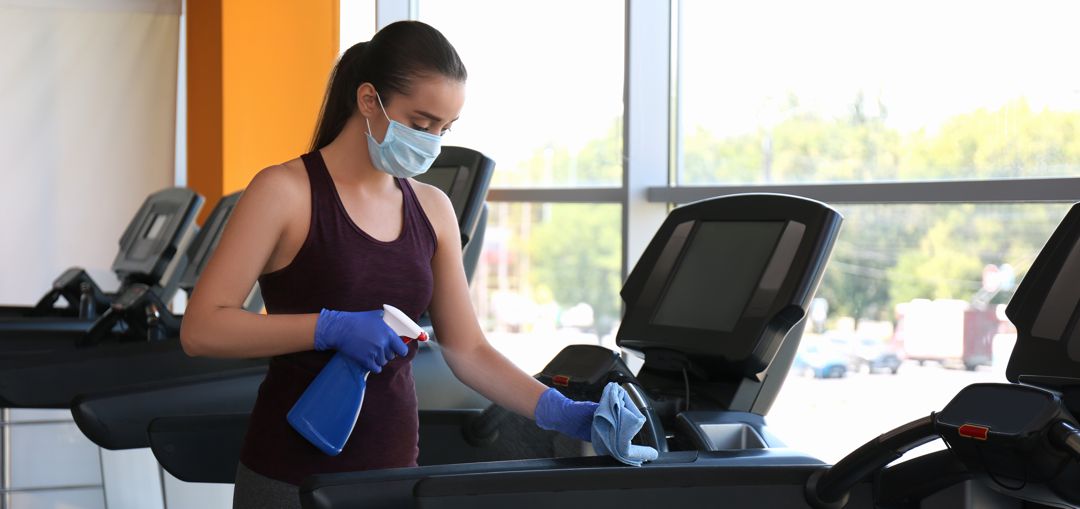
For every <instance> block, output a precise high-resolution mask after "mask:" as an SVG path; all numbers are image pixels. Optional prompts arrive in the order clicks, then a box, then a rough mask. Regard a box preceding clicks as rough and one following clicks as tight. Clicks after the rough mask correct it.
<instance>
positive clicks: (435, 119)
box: [416, 110, 461, 122]
mask: <svg viewBox="0 0 1080 509" xmlns="http://www.w3.org/2000/svg"><path fill="white" fill-rule="evenodd" d="M416 114H417V115H420V116H422V117H425V118H427V119H428V120H431V121H432V122H442V121H443V119H442V118H440V117H439V116H438V115H433V114H431V113H428V112H426V111H420V110H416ZM458 118H461V117H458ZM450 122H457V118H455V119H454V120H451V121H450Z"/></svg>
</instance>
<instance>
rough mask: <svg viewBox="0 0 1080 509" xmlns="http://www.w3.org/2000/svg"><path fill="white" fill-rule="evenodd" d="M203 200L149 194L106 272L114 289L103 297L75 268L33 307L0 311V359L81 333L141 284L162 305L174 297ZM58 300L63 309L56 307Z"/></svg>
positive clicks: (173, 191)
mask: <svg viewBox="0 0 1080 509" xmlns="http://www.w3.org/2000/svg"><path fill="white" fill-rule="evenodd" d="M202 204H203V198H202V197H201V196H199V195H198V194H197V193H195V192H194V191H192V190H190V189H183V188H169V189H164V190H161V191H158V192H156V193H153V194H151V195H150V196H148V197H147V198H146V200H145V201H144V202H143V204H142V206H141V207H140V208H139V210H138V211H137V212H136V213H135V217H134V218H132V220H131V222H130V223H128V226H127V228H125V229H124V233H123V235H122V236H121V237H120V242H119V243H120V250H119V251H118V252H117V255H116V258H115V259H114V260H113V264H112V270H113V272H114V273H115V274H116V276H117V278H119V280H120V282H121V284H120V289H119V290H118V291H117V292H116V293H107V292H104V291H102V290H101V287H100V286H99V285H98V284H97V282H95V281H94V280H93V278H91V277H90V275H89V274H87V273H86V271H85V270H84V269H82V268H80V267H72V268H70V269H67V270H66V271H64V273H63V274H61V275H60V276H59V277H57V278H56V280H54V281H53V284H52V288H50V289H49V291H48V292H46V293H45V295H44V296H42V297H41V299H40V300H39V301H38V302H37V304H35V305H34V306H4V307H0V355H2V354H5V353H9V352H13V351H19V350H41V349H47V348H49V347H50V341H49V335H50V333H52V332H56V331H60V332H65V331H74V332H84V333H85V332H86V331H88V330H89V328H90V327H91V326H92V325H93V324H94V322H95V320H96V318H97V317H98V316H99V315H101V314H102V313H105V312H107V310H108V308H109V306H110V305H111V304H112V303H113V302H114V301H115V300H117V299H118V298H120V297H121V296H122V295H123V293H124V292H125V291H126V290H127V289H129V288H131V287H133V286H135V285H144V286H146V287H147V288H149V289H151V290H152V291H153V292H154V293H155V294H157V295H158V296H160V297H161V299H162V300H164V301H169V300H171V299H172V296H173V295H174V294H175V293H176V290H177V285H178V282H179V278H180V274H181V273H182V272H183V270H184V268H185V266H186V264H187V258H186V256H184V254H185V252H184V250H185V249H186V247H187V245H188V243H189V242H190V241H191V236H192V235H193V233H194V226H195V216H196V214H198V212H199V209H200V208H202ZM61 300H62V301H64V302H65V305H62V306H61V305H59V304H60V302H61Z"/></svg>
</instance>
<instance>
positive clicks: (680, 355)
mask: <svg viewBox="0 0 1080 509" xmlns="http://www.w3.org/2000/svg"><path fill="white" fill-rule="evenodd" d="M841 220H842V218H841V216H840V214H839V213H837V212H836V211H835V210H833V209H832V208H830V207H828V206H826V205H824V204H822V203H819V202H816V201H812V200H807V199H803V198H798V197H794V196H784V195H772V194H757V195H734V196H726V197H720V198H713V199H709V200H704V201H701V202H697V203H693V204H689V205H686V206H683V207H680V208H678V209H675V210H674V211H672V213H671V214H670V215H669V216H668V218H667V220H666V221H664V224H663V225H662V226H661V227H660V230H659V231H658V232H657V234H656V236H654V237H653V240H652V242H650V243H649V246H648V247H647V248H646V250H645V252H644V254H642V256H641V259H640V260H639V261H638V263H637V265H636V266H635V267H634V270H633V271H632V272H631V273H630V276H629V277H628V278H627V280H626V284H625V285H624V286H623V290H622V297H623V300H624V301H625V302H626V315H625V316H624V318H623V323H622V325H621V326H620V328H619V333H618V339H617V342H618V344H619V346H621V347H623V348H626V349H630V350H635V351H639V352H642V353H644V354H645V359H646V361H645V362H646V366H647V367H648V366H650V365H652V366H653V367H657V368H660V369H665V367H666V368H668V369H672V370H680V369H683V368H689V369H691V371H694V372H695V373H696V374H697V375H698V377H699V378H705V379H725V378H726V379H731V378H739V377H754V376H755V375H757V374H759V373H761V372H762V371H764V370H765V368H766V367H768V365H769V363H770V362H772V359H773V356H774V355H775V354H776V352H777V350H778V349H779V347H780V345H781V343H782V342H783V340H784V338H785V337H786V335H787V333H788V331H790V330H791V329H792V327H794V326H795V325H796V324H797V323H799V322H800V321H801V320H802V319H803V317H804V316H805V315H806V311H807V308H808V307H809V304H810V300H811V298H812V297H813V294H814V292H815V290H816V289H817V285H818V282H819V281H820V279H821V275H822V273H823V272H824V267H825V262H826V260H827V259H828V256H829V253H830V252H831V246H832V243H833V241H834V240H835V238H836V235H837V233H838V231H839V227H840V222H841ZM694 366H696V368H695V367H694Z"/></svg>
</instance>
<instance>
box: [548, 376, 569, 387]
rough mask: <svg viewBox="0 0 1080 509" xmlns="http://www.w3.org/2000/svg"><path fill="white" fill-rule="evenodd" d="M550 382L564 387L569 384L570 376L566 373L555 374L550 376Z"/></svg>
mask: <svg viewBox="0 0 1080 509" xmlns="http://www.w3.org/2000/svg"><path fill="white" fill-rule="evenodd" d="M551 382H552V383H554V384H555V385H558V386H561V387H566V386H568V385H570V377H568V376H566V375H555V376H553V377H551Z"/></svg>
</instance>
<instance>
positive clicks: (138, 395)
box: [71, 147, 495, 483]
mask: <svg viewBox="0 0 1080 509" xmlns="http://www.w3.org/2000/svg"><path fill="white" fill-rule="evenodd" d="M494 165H495V163H494V161H492V160H491V159H489V158H487V157H486V156H484V155H483V154H481V153H479V152H477V151H474V150H470V149H466V148H462V147H443V149H442V152H441V154H440V155H439V157H438V158H437V159H436V160H435V163H434V164H433V166H432V168H431V169H430V170H429V171H428V172H426V173H424V174H423V175H421V176H420V177H419V178H417V179H416V180H419V181H421V182H425V183H429V184H431V185H434V186H436V187H438V188H440V189H442V190H443V191H444V192H445V193H446V194H447V195H448V197H449V198H450V201H451V203H452V204H453V205H454V210H455V212H456V213H457V216H458V224H459V226H460V232H461V242H462V246H463V248H464V262H465V266H466V274H468V275H471V274H472V270H473V268H475V266H476V263H477V260H478V257H479V252H480V249H481V247H482V244H483V236H484V229H485V225H486V220H487V209H486V205H485V204H484V198H485V196H486V195H487V189H488V185H489V183H490V180H491V176H492V173H493V171H494ZM420 324H421V325H422V326H425V325H426V327H428V328H430V321H429V320H427V318H426V316H425V317H421V320H420ZM428 332H429V336H432V332H431V331H430V330H429V331H428ZM435 339H437V338H435ZM436 343H437V342H436V341H430V342H425V343H422V344H421V345H420V348H419V350H418V351H417V355H416V357H415V358H414V359H413V365H414V369H415V370H416V377H417V383H418V384H421V383H424V382H423V381H422V380H423V377H425V376H434V374H436V373H438V372H439V370H440V369H441V370H443V371H448V369H447V368H446V366H445V362H444V361H443V360H442V354H441V352H440V350H439V348H438V345H437V344H436ZM191 360H193V361H194V360H205V359H191ZM265 374H266V366H265V363H260V364H259V365H257V366H252V367H240V368H237V369H223V370H218V371H215V372H213V373H207V374H206V375H205V376H201V377H197V378H190V379H186V380H176V379H167V378H162V379H160V380H156V381H147V382H146V383H141V384H134V385H128V386H125V387H122V388H117V389H115V390H109V391H100V392H96V391H85V392H83V393H82V394H81V395H79V396H78V397H76V398H75V399H74V401H73V402H72V404H71V408H72V414H73V416H74V418H75V422H76V424H77V425H78V426H79V428H80V429H81V430H82V431H83V433H84V434H85V435H86V436H87V437H88V438H90V440H92V441H93V442H95V443H96V444H98V445H99V446H101V447H105V448H107V449H114V450H115V449H132V448H139V447H148V446H151V445H152V443H154V442H157V443H162V445H161V446H160V447H155V454H156V455H158V458H159V461H161V462H162V464H163V465H164V466H165V468H166V470H168V471H169V472H170V473H172V474H173V475H174V476H176V477H178V478H179V479H181V480H186V481H196V482H230V483H231V482H232V480H233V478H234V477H235V474H236V465H237V462H238V458H239V451H240V445H241V441H242V440H243V435H244V433H245V432H246V430H247V422H248V419H247V417H248V413H250V410H251V408H252V406H253V405H254V402H255V396H256V394H257V391H258V387H259V384H260V383H261V382H262V379H263V377H264V376H265ZM462 387H463V386H462Z"/></svg>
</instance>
